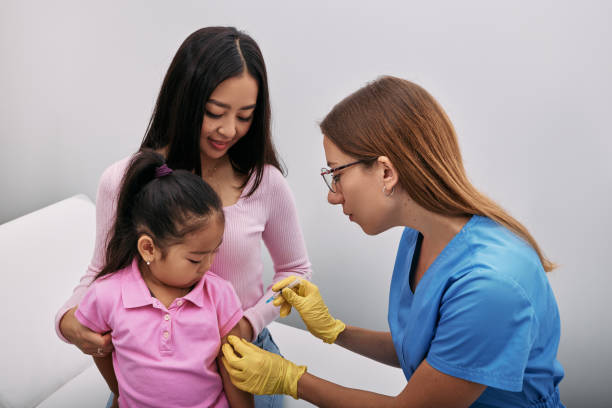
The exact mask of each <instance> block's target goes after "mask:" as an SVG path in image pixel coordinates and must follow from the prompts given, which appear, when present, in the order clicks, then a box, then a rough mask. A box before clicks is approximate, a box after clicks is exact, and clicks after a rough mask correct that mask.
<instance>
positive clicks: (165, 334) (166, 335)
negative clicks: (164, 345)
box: [163, 331, 170, 339]
mask: <svg viewBox="0 0 612 408" xmlns="http://www.w3.org/2000/svg"><path fill="white" fill-rule="evenodd" d="M163 336H164V339H168V337H170V333H168V332H167V331H165V332H164V334H163Z"/></svg>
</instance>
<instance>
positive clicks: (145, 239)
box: [136, 234, 157, 264]
mask: <svg viewBox="0 0 612 408" xmlns="http://www.w3.org/2000/svg"><path fill="white" fill-rule="evenodd" d="M136 246H137V248H138V253H139V254H140V256H141V257H142V259H143V261H145V262H146V263H147V264H149V263H151V262H153V261H154V260H155V255H156V252H157V248H155V244H154V243H153V239H152V238H151V237H150V236H148V235H146V234H142V235H141V236H140V238H138V243H137V244H136Z"/></svg>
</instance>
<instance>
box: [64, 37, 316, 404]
mask: <svg viewBox="0 0 612 408" xmlns="http://www.w3.org/2000/svg"><path fill="white" fill-rule="evenodd" d="M141 148H147V149H153V150H156V151H157V152H159V153H161V154H162V155H163V156H164V157H165V159H166V162H167V163H168V166H169V167H170V168H172V169H175V170H176V169H184V170H187V171H189V172H192V173H194V174H197V175H199V176H201V177H202V178H203V179H204V180H205V181H206V182H207V183H208V184H210V186H211V187H212V188H213V189H214V190H215V192H216V193H217V194H218V195H219V197H220V198H221V202H222V204H223V212H224V214H225V231H224V239H223V244H222V245H221V247H220V248H219V253H218V254H217V256H216V258H215V261H214V263H213V264H212V266H211V268H210V270H211V271H213V272H214V273H215V274H216V275H218V276H220V277H222V278H224V279H226V280H227V281H229V282H231V283H232V285H233V286H234V289H235V290H236V294H237V295H238V298H239V299H240V302H241V304H242V308H243V312H244V317H243V318H242V319H241V320H240V327H241V328H244V329H245V330H244V331H243V335H244V337H245V338H246V339H247V340H250V341H252V342H253V343H254V344H255V345H257V346H258V347H261V348H263V349H264V350H268V351H271V352H274V353H277V354H279V353H280V351H279V349H278V347H277V346H276V343H275V342H274V340H273V338H272V336H271V335H270V332H269V331H268V329H267V328H266V326H267V325H268V324H269V323H270V322H271V321H273V320H274V319H276V318H277V317H278V315H279V313H278V310H277V308H276V307H274V305H273V304H272V303H271V302H270V303H266V299H268V298H269V297H270V296H271V295H272V291H271V290H270V287H271V286H272V283H274V282H278V281H281V280H282V279H284V278H286V277H287V276H293V275H299V276H300V277H302V278H304V279H310V275H311V270H310V262H309V260H308V255H307V253H306V245H305V243H304V238H303V236H302V232H301V228H300V225H299V222H298V216H297V211H296V207H295V202H294V199H293V195H292V193H291V190H290V189H289V185H288V183H287V181H286V180H285V178H284V177H283V174H282V172H281V166H280V164H279V158H278V156H277V154H276V152H275V150H274V145H273V143H272V135H271V132H270V95H269V92H268V77H267V73H266V65H265V62H264V59H263V55H262V53H261V51H260V49H259V46H258V45H257V43H256V42H255V41H254V40H253V38H251V37H250V36H248V35H246V34H245V33H243V32H240V31H238V30H236V29H235V28H232V27H206V28H202V29H200V30H197V31H195V32H194V33H192V34H191V35H190V36H189V37H187V39H185V41H184V42H183V44H182V45H181V46H180V47H179V49H178V51H177V52H176V55H175V56H174V58H173V60H172V63H171V64H170V67H169V68H168V72H167V73H166V76H165V78H164V81H163V83H162V86H161V89H160V91H159V96H158V98H157V102H156V104H155V109H154V111H153V115H152V116H151V121H150V123H149V127H148V129H147V132H146V135H145V138H144V140H143V142H142V146H141ZM128 162H129V159H128V158H125V159H122V160H120V161H118V162H116V163H114V164H112V165H111V166H110V167H108V168H107V169H106V170H105V171H104V173H103V174H102V177H101V178H100V184H99V186H98V192H97V197H96V244H95V248H94V253H93V256H92V259H91V263H90V264H89V267H88V268H87V272H86V273H85V274H84V275H83V276H82V277H81V279H80V282H79V284H78V285H77V286H76V287H75V288H74V292H73V294H72V296H71V297H70V298H69V299H68V300H67V301H66V303H65V304H64V305H63V306H62V307H61V308H60V310H59V311H58V312H57V315H56V319H55V323H56V326H55V327H56V330H57V334H58V335H59V337H60V338H61V339H62V340H64V341H67V342H69V343H72V344H74V345H75V346H76V347H78V348H79V349H80V350H81V351H82V352H84V353H86V354H91V355H94V356H98V357H102V356H104V355H106V354H107V353H109V352H110V351H111V350H112V348H113V344H112V343H111V341H110V336H109V335H108V334H106V335H104V334H102V333H97V332H95V331H91V330H89V328H87V327H85V326H83V325H82V324H80V323H79V321H78V320H77V319H76V318H75V316H74V311H75V309H76V305H77V304H79V303H80V301H81V298H82V297H83V294H84V292H85V291H86V290H87V285H88V284H89V283H90V282H91V280H92V279H93V278H94V277H95V276H96V275H97V274H98V273H99V272H100V271H101V270H102V268H103V266H104V260H105V259H106V256H105V251H106V242H107V239H108V237H109V231H110V229H111V227H112V225H113V222H114V220H115V209H116V205H117V196H118V191H119V184H120V182H121V179H122V177H123V175H124V174H125V171H126V168H127V164H128ZM262 243H263V244H265V246H266V248H267V250H268V252H269V253H270V257H271V259H272V261H273V263H274V277H273V278H272V280H273V282H266V281H265V280H264V279H263V275H264V273H263V271H264V263H263V259H262V252H261V247H262V245H261V244H262ZM255 405H256V406H257V407H262V408H264V407H265V408H271V407H274V408H279V407H281V406H282V396H280V395H273V396H256V397H255Z"/></svg>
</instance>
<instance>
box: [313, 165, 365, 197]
mask: <svg viewBox="0 0 612 408" xmlns="http://www.w3.org/2000/svg"><path fill="white" fill-rule="evenodd" d="M376 159H377V157H372V158H369V159H361V160H357V161H354V162H350V163H347V164H343V165H342V166H338V167H333V168H331V169H330V168H327V167H322V168H321V177H322V178H323V181H324V182H325V185H326V186H327V188H329V191H331V192H332V193H337V191H334V188H332V184H333V185H334V186H335V185H336V181H334V176H333V174H332V173H334V172H336V171H339V170H343V169H346V168H347V167H351V166H354V165H355V164H359V163H368V162H371V161H374V160H376ZM328 174H332V179H331V180H332V181H331V182H330V183H328V182H327V179H326V178H325V176H327V175H328Z"/></svg>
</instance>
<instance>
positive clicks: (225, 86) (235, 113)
mask: <svg viewBox="0 0 612 408" xmlns="http://www.w3.org/2000/svg"><path fill="white" fill-rule="evenodd" d="M258 88H259V87H258V84H257V81H256V80H255V78H253V77H252V76H251V75H250V74H249V73H248V72H246V71H245V72H244V73H242V75H240V76H237V77H232V78H229V79H226V80H225V81H223V82H221V83H220V84H219V85H218V86H217V87H216V88H215V90H214V91H213V93H212V94H211V95H210V99H209V100H208V101H206V108H205V109H206V111H205V113H204V120H203V121H202V131H201V134H200V152H201V154H203V155H204V156H205V157H206V158H209V159H213V160H214V159H219V158H221V157H223V156H224V155H225V154H226V153H227V151H228V150H229V148H230V147H232V146H233V145H234V144H236V142H238V140H240V138H241V137H243V136H244V135H245V134H246V133H247V132H248V131H249V128H250V127H251V123H252V122H253V113H254V112H255V103H256V102H257V92H258Z"/></svg>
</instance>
